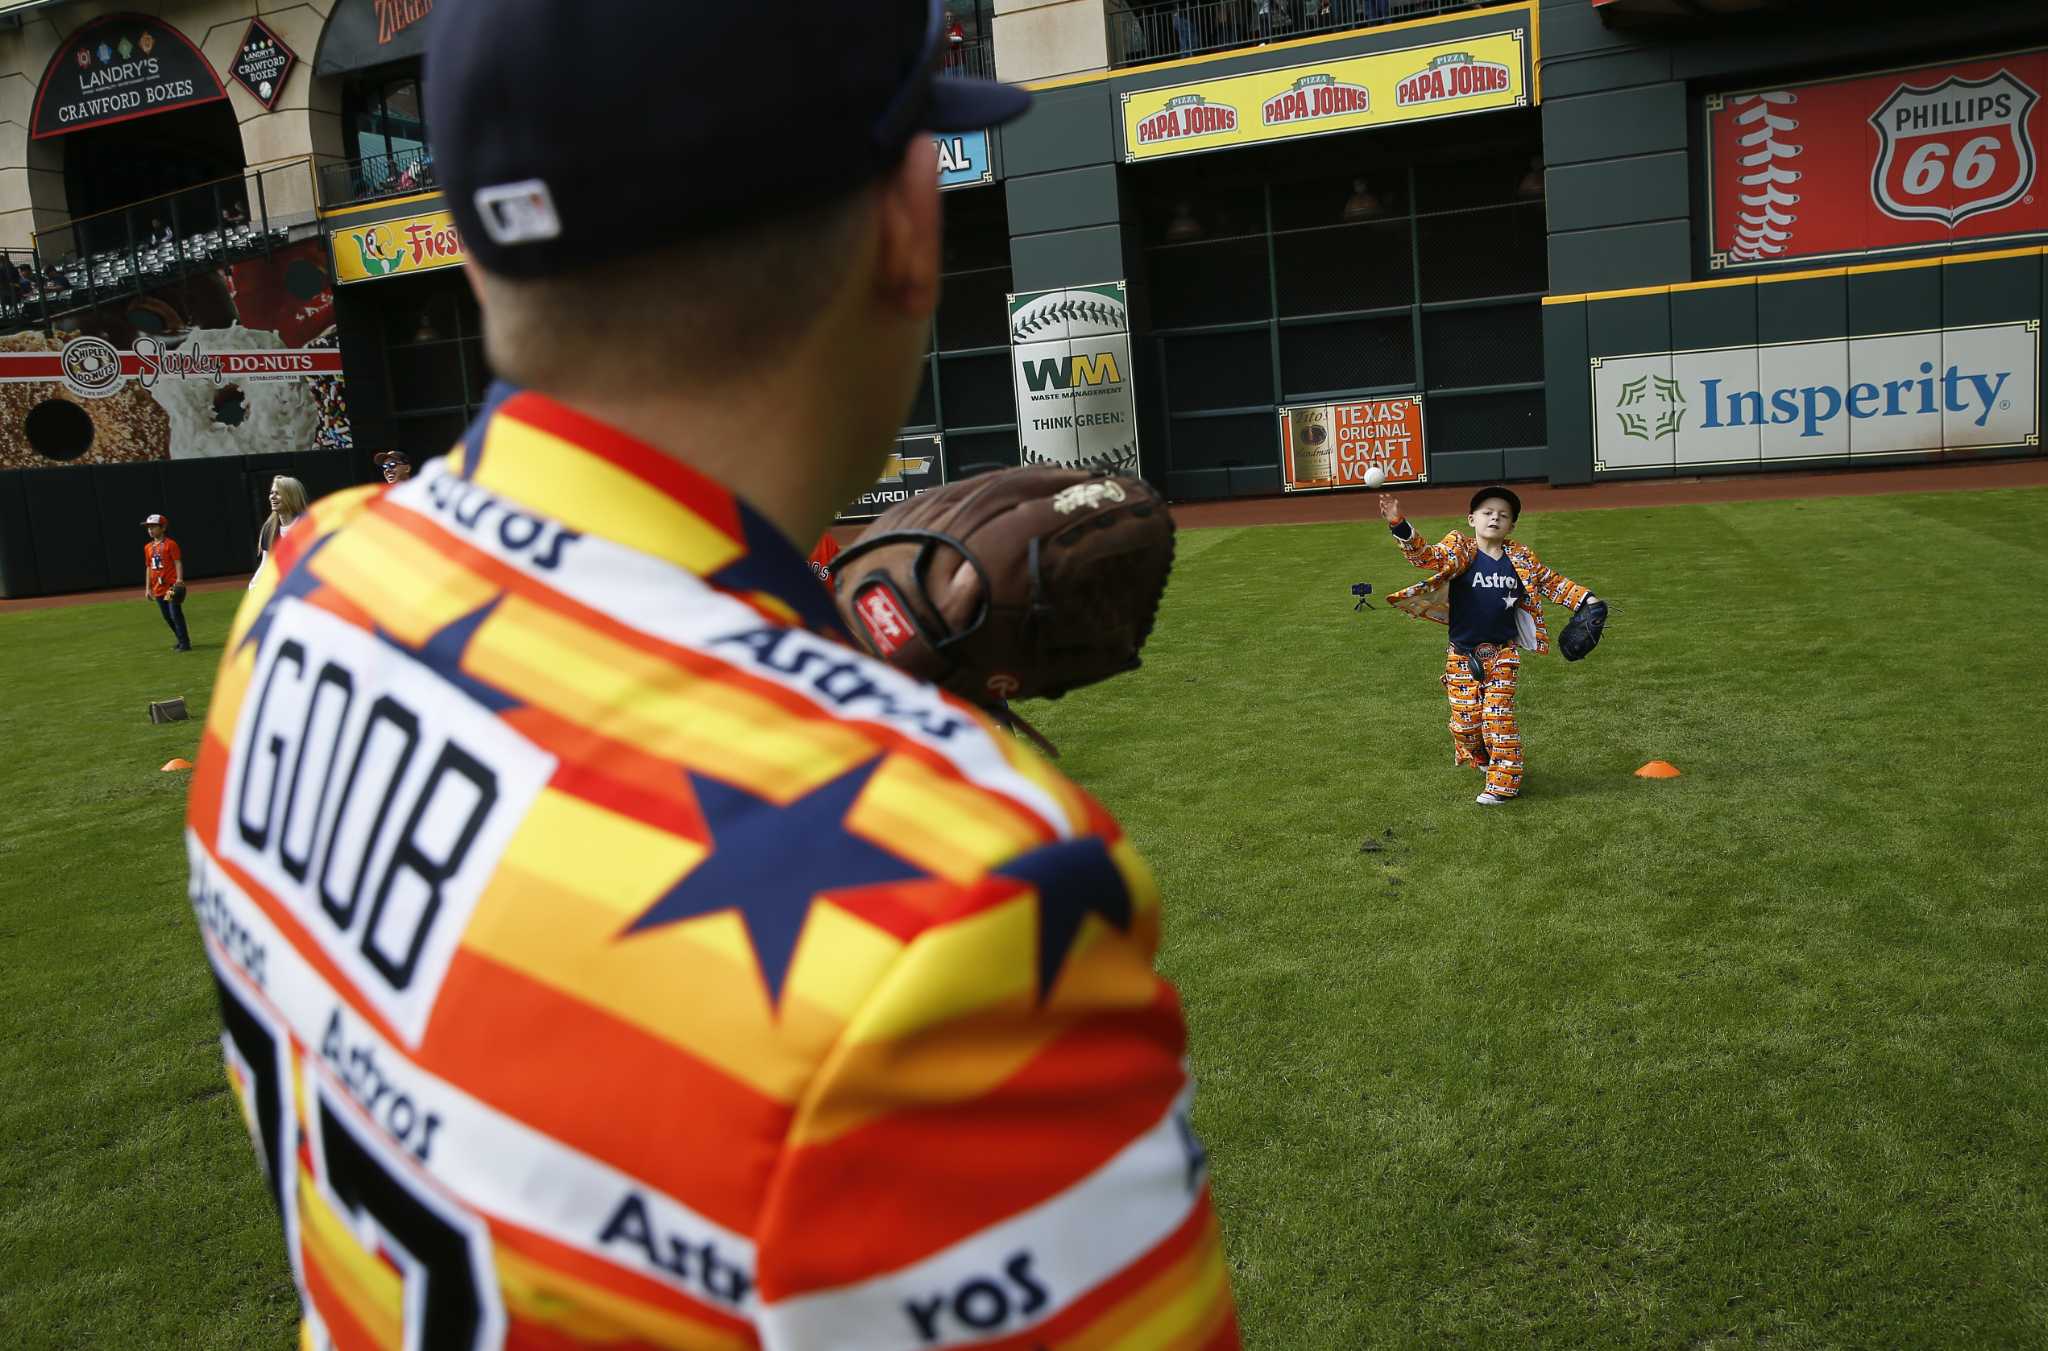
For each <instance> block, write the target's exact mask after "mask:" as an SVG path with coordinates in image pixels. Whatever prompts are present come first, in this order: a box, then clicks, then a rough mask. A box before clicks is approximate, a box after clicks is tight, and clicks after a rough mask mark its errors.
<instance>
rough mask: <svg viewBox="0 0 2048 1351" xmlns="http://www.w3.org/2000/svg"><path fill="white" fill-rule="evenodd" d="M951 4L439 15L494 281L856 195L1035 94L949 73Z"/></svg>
mask: <svg viewBox="0 0 2048 1351" xmlns="http://www.w3.org/2000/svg"><path fill="white" fill-rule="evenodd" d="M943 3H944V0H863V2H862V3H859V4H853V3H850V2H849V0H782V3H776V4H769V3H763V0H719V2H718V3H705V2H704V0H599V2H598V3H592V4H581V5H571V4H564V3H562V0H440V3H439V4H437V5H435V7H434V13H433V17H432V18H431V19H430V20H428V22H429V23H430V24H431V25H432V27H431V29H430V30H429V35H428V39H427V57H426V86H427V88H426V104H427V107H426V112H427V125H428V126H429V127H431V128H433V146H434V168H435V172H436V173H437V174H438V175H439V177H440V180H441V183H442V185H443V186H444V187H445V189H446V191H447V199H448V209H449V211H450V212H452V213H453V215H454V217H455V224H456V228H457V229H458V231H459V232H460V233H461V236H462V240H463V247H464V249H465V250H466V251H467V252H468V254H469V255H470V257H471V258H473V259H475V260H476V262H477V263H478V264H480V265H481V266H482V267H483V268H484V269H485V270H486V271H489V272H495V273H497V274H499V275H500V276H506V277H520V278H531V277H548V276H558V275H561V274H563V273H568V272H573V271H576V270H577V269H579V268H583V267H588V266H590V265H591V264H594V263H598V262H602V261H607V260H611V259H616V258H620V257H626V256H630V255H632V254H635V253H641V252H645V251H647V250H650V249H654V248H658V247H660V246H662V245H665V244H670V243H675V242H678V241H681V240H684V239H688V238H691V237H693V236H701V235H706V234H712V233H717V232H720V231H727V230H734V229H738V228H741V227H743V226H746V225H748V224H750V223H753V222H755V221H758V220H762V219H765V218H768V217H770V216H773V215H774V214H775V213H777V212H778V211H787V210H802V209H805V208H808V207H811V206H814V205H816V204H819V203H823V202H827V201H830V200H831V199H833V198H835V197H839V196H843V195H844V194H846V193H849V192H852V191H853V190H854V189H856V188H859V187H861V186H862V185H863V184H866V183H868V182H871V181H873V180H874V179H875V178H877V177H879V176H881V175H882V174H883V173H885V172H887V171H888V170H889V169H891V168H893V167H894V166H895V165H896V164H897V163H899V162H900V161H901V158H902V154H903V149H904V147H905V146H907V145H908V144H909V143H910V138H911V137H912V136H913V135H915V134H917V133H918V132H920V131H924V132H934V131H975V130H979V129H982V128H985V127H992V126H996V125H998V124H1000V123H1003V122H1007V121H1009V120H1010V119H1012V118H1014V117H1016V116H1018V115H1019V114H1020V113H1022V112H1023V111H1024V110H1025V109H1026V108H1027V107H1029V106H1030V102H1031V96H1030V95H1029V94H1027V93H1026V92H1024V91H1023V90H1021V89H1018V88H1015V87H1013V86H1010V85H1005V84H998V83H996V82H994V81H992V80H970V79H963V78H960V77H956V76H950V75H941V74H940V63H941V61H942V59H943V57H944V53H945V51H946V48H947V41H946V30H945V25H944V23H943V16H944V9H943Z"/></svg>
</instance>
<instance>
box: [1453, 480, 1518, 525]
mask: <svg viewBox="0 0 2048 1351" xmlns="http://www.w3.org/2000/svg"><path fill="white" fill-rule="evenodd" d="M1489 497H1498V498H1500V499H1501V500H1502V501H1503V502H1506V503H1507V504H1508V516H1509V518H1510V519H1511V520H1517V521H1519V520H1521V519H1522V499H1521V498H1519V497H1517V496H1515V495H1514V494H1513V493H1511V492H1509V491H1508V490H1507V489H1506V488H1503V487H1501V486H1500V485H1499V484H1495V485H1494V486H1493V487H1491V488H1481V489H1480V490H1479V491H1478V492H1476V493H1474V494H1472V505H1471V506H1470V507H1468V508H1466V510H1465V514H1466V515H1467V516H1470V515H1471V514H1472V513H1473V512H1475V511H1477V510H1479V504H1480V503H1481V502H1484V501H1485V500H1486V499H1487V498H1489Z"/></svg>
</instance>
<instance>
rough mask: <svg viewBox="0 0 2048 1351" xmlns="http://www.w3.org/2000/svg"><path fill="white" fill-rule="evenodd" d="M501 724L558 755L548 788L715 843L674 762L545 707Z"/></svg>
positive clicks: (520, 711) (509, 716)
mask: <svg viewBox="0 0 2048 1351" xmlns="http://www.w3.org/2000/svg"><path fill="white" fill-rule="evenodd" d="M502 721H504V722H505V723H506V724H507V725H508V726H510V727H512V728H513V729H514V730H515V731H517V732H519V733H520V734H521V735H523V736H525V737H526V738H527V739H528V740H530V741H532V742H533V743H534V744H535V745H537V746H539V747H541V748H542V749H543V750H546V751H549V752H551V753H552V754H553V755H554V756H555V758H556V760H557V761H558V762H559V763H558V764H557V767H556V769H555V777H554V779H553V780H552V782H551V783H550V784H549V786H550V787H552V788H556V789H559V790H560V791H562V792H564V793H570V794H573V795H574V796H576V797H579V798H581V799H583V800H584V801H585V802H589V803H591V804H593V805H595V806H599V807H603V808H605V809H606V810H607V811H614V812H617V813H618V814H619V815H621V816H624V817H628V818H630V819H632V820H635V821H640V822H642V823H644V824H646V825H650V826H653V827H655V828H656V829H659V830H665V831H667V832H668V833H669V834H671V835H680V836H682V837H684V838H685V839H691V840H697V841H708V840H709V839H710V838H711V835H710V831H709V830H708V829H707V828H706V826H705V824H704V814H703V812H702V811H700V810H699V809H698V806H697V796H696V794H695V793H693V792H691V791H690V786H689V781H688V779H686V778H685V777H684V775H683V772H682V770H681V769H680V768H678V767H677V766H676V765H675V764H674V763H673V762H671V761H668V760H664V759H662V758H661V757H660V756H658V755H649V754H647V753H646V752H645V751H642V750H641V749H640V748H639V747H637V746H631V745H628V744H626V743H625V742H623V741H614V740H613V739H612V738H610V737H607V736H605V735H603V734H602V733H599V732H597V731H595V730H593V729H591V728H589V727H586V726H584V725H583V724H582V723H579V722H574V721H571V720H570V719H568V718H565V717H563V716H561V715H560V714H558V713H554V712H551V711H549V710H548V709H544V708H535V707H526V708H517V709H513V710H511V711H509V712H507V713H505V714H504V715H503V718H502Z"/></svg>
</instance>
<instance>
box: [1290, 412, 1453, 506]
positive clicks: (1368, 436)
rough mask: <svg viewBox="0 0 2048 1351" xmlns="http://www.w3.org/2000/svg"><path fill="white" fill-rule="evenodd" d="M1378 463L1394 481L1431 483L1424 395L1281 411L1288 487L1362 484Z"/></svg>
mask: <svg viewBox="0 0 2048 1351" xmlns="http://www.w3.org/2000/svg"><path fill="white" fill-rule="evenodd" d="M1374 465H1378V466H1379V467H1380V468H1381V469H1384V470H1386V471H1387V482H1389V483H1426V482H1428V481H1429V470H1428V467H1427V462H1426V461H1425V460H1424V458H1423V454H1422V396H1421V395H1420V394H1409V395H1405V396H1403V397H1400V398H1394V399H1361V400H1359V401H1358V402H1356V403H1317V404H1309V405H1306V406H1302V407H1294V408H1283V409H1281V410H1280V479H1281V486H1282V487H1283V488H1285V489H1286V490H1287V491H1288V492H1291V493H1294V492H1308V491H1313V490H1315V489H1318V488H1363V487H1364V486H1366V485H1365V471H1366V470H1368V469H1370V468H1372V467H1373V466H1374Z"/></svg>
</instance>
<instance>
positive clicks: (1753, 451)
mask: <svg viewBox="0 0 2048 1351" xmlns="http://www.w3.org/2000/svg"><path fill="white" fill-rule="evenodd" d="M1592 364H1593V381H1592V384H1593V426H1594V432H1593V448H1594V449H1593V467H1594V468H1595V469H1596V470H1612V469H1642V468H1649V467H1652V466H1663V465H1727V464H1755V463H1759V462H1764V463H1768V462H1770V461H1772V460H1797V459H1811V458H1823V457H1833V456H1842V455H1848V456H1852V457H1859V458H1860V457H1864V456H1879V455H1917V454H1925V453H1927V452H1929V451H1938V450H1960V451H1976V450H1987V449H1990V448H1992V447H1998V446H2038V445H2040V444H2041V412H2040V390H2039V385H2040V374H2041V322H2040V320H2038V319H2028V320H2025V321H2020V322H2014V323H2008V324H1979V325H1975V326H1973V327H1968V328H1938V329H1927V330H1922V331H1919V332H1914V333H1885V334H1879V335H1875V336H1872V337H1867V338H1838V339H1834V340H1832V341H1827V342H1789V343H1774V344H1769V345H1765V346H1756V347H1714V348H1706V349H1701V350H1697V351H1689V352H1655V353H1646V354H1643V355H1640V356H1623V357H1595V358H1593V363H1592Z"/></svg>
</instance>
